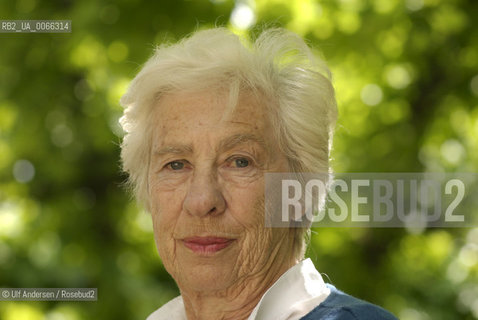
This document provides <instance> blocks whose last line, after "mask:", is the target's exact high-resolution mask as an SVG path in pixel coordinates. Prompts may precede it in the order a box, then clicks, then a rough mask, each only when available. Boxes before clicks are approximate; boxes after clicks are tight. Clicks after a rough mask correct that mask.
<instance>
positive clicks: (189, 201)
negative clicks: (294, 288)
mask: <svg viewBox="0 0 478 320" xmlns="http://www.w3.org/2000/svg"><path fill="white" fill-rule="evenodd" d="M227 101H228V96H227V94H224V93H218V92H213V93H211V92H200V93H181V92H179V93H175V94H168V95H166V96H164V97H162V98H161V100H160V102H159V103H158V104H157V105H156V106H155V111H154V114H153V123H154V130H153V141H152V152H151V158H150V168H149V174H148V184H149V197H150V199H151V201H150V202H151V213H152V217H153V226H154V232H155V240H156V245H157V247H158V251H159V254H160V257H161V259H162V261H163V263H164V266H165V268H166V270H167V271H168V272H169V273H170V274H171V275H172V277H173V278H174V279H175V281H176V283H177V284H178V286H179V289H180V291H181V294H182V296H183V299H184V303H185V308H186V313H187V316H188V319H247V317H248V316H249V314H250V313H251V311H252V309H253V308H254V307H255V305H256V304H257V303H258V302H259V300H260V298H261V296H262V295H263V294H264V293H265V291H266V290H267V289H268V288H269V287H270V286H271V285H272V283H273V282H274V281H275V280H277V279H278V277H280V275H281V274H282V273H284V272H285V271H286V270H287V269H289V268H290V267H291V266H293V265H294V264H295V263H297V261H295V258H294V256H293V253H292V250H293V249H292V248H293V244H292V241H293V240H292V238H293V235H292V231H291V230H288V229H278V228H276V229H273V228H265V227H264V173H266V172H284V171H288V170H289V168H288V165H287V159H286V158H285V156H283V155H282V153H281V152H280V150H279V147H278V144H277V142H276V141H275V139H274V137H273V134H272V132H273V131H272V128H271V125H270V123H269V121H268V119H267V117H266V114H265V111H264V108H263V104H261V100H260V99H259V98H258V97H257V96H254V95H252V94H248V93H242V94H241V95H240V98H239V101H238V105H237V107H236V109H235V111H234V112H233V113H232V114H231V115H230V116H229V117H224V112H225V106H226V104H227ZM194 236H196V237H204V236H214V237H221V238H227V239H231V243H230V245H228V246H227V247H226V248H224V249H222V250H219V251H217V252H213V253H206V254H201V253H197V252H194V251H193V250H191V249H190V248H188V247H186V246H185V243H184V239H185V238H188V237H194Z"/></svg>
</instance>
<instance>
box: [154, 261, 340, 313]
mask: <svg viewBox="0 0 478 320" xmlns="http://www.w3.org/2000/svg"><path fill="white" fill-rule="evenodd" d="M329 294H330V289H329V288H327V286H326V285H325V283H324V281H323V279H322V277H321V276H320V274H319V272H318V271H317V270H316V269H315V267H314V264H313V263H312V261H311V260H310V259H305V260H303V261H302V262H300V263H298V264H296V265H295V266H293V267H292V268H290V269H289V270H287V272H285V273H284V274H283V275H282V276H281V277H280V278H279V279H278V280H277V281H276V282H275V283H274V284H273V285H272V287H270V288H269V289H268V290H267V291H266V293H265V294H264V295H263V296H262V298H261V300H260V301H259V303H258V304H257V306H256V307H255V308H254V310H253V311H252V313H251V315H250V316H249V318H248V320H297V319H300V318H301V317H303V316H305V315H306V314H307V313H309V312H310V311H312V309H314V308H315V307H316V306H317V305H319V304H320V303H321V302H322V301H324V300H325V299H326V298H327V297H328V295H329ZM147 320H187V317H186V312H185V310H184V304H183V299H182V297H181V296H179V297H176V298H174V299H173V300H171V301H169V302H168V303H166V304H165V305H164V306H162V307H161V308H159V309H158V310H156V311H155V312H153V313H152V314H151V315H150V316H149V317H148V319H147Z"/></svg>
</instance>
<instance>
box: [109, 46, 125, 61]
mask: <svg viewBox="0 0 478 320" xmlns="http://www.w3.org/2000/svg"><path fill="white" fill-rule="evenodd" d="M128 53H129V50H128V47H127V46H126V44H124V42H122V41H114V42H113V43H111V44H110V45H109V46H108V57H109V58H110V59H111V61H113V62H121V61H123V60H124V59H126V58H127V57H128Z"/></svg>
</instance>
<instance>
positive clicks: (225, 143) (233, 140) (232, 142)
mask: <svg viewBox="0 0 478 320" xmlns="http://www.w3.org/2000/svg"><path fill="white" fill-rule="evenodd" d="M247 142H255V143H257V144H259V145H260V146H261V147H262V148H263V149H264V150H268V148H267V144H266V143H265V141H264V139H262V138H260V137H258V136H256V135H253V134H244V133H238V134H235V135H232V136H230V137H228V138H226V139H224V140H222V141H221V142H219V147H218V150H230V149H232V148H234V147H236V146H238V145H240V144H244V143H247ZM188 153H193V148H192V146H191V145H186V144H179V145H174V146H164V147H162V148H160V149H158V150H156V151H154V155H155V156H164V155H166V154H176V155H178V154H188Z"/></svg>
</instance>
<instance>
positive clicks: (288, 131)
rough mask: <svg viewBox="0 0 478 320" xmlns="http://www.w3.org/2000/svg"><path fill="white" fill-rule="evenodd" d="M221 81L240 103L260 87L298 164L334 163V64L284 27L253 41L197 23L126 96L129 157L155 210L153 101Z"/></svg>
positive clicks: (141, 196) (311, 167)
mask: <svg viewBox="0 0 478 320" xmlns="http://www.w3.org/2000/svg"><path fill="white" fill-rule="evenodd" d="M220 88H222V89H224V88H226V89H228V90H229V95H230V99H229V100H230V101H231V103H232V104H234V103H235V102H234V101H237V97H238V95H239V94H240V92H242V91H244V90H252V91H254V92H256V93H260V95H261V96H262V97H263V101H264V103H265V104H264V107H265V108H267V109H268V114H269V115H270V120H271V123H272V125H273V128H274V129H275V130H276V132H275V135H276V138H277V141H278V143H279V146H280V148H281V150H282V152H283V153H284V154H285V156H286V157H287V159H288V161H289V167H290V169H291V171H293V172H297V173H299V172H313V173H327V172H329V171H330V170H329V152H330V148H331V141H332V135H333V128H334V125H335V120H336V116H337V111H336V109H337V108H336V101H335V94H334V89H333V86H332V83H331V75H330V71H329V70H328V68H327V67H326V65H325V63H324V62H323V61H322V60H321V59H319V58H318V57H316V56H315V55H314V54H313V53H312V51H311V49H310V48H309V47H308V46H307V44H306V43H305V42H304V41H303V40H302V39H301V38H300V37H299V36H297V35H296V34H294V33H292V32H289V31H287V30H284V29H269V30H265V31H263V32H262V33H261V34H260V35H259V37H258V38H257V39H256V40H255V41H254V42H253V43H249V42H247V41H245V40H244V39H241V38H239V36H237V35H235V34H233V33H231V32H230V31H229V30H227V29H225V28H214V29H209V30H202V31H197V32H195V33H194V34H192V35H191V36H190V37H188V38H185V39H183V40H182V41H180V42H179V43H177V44H172V45H161V46H159V47H158V48H156V50H155V51H154V54H153V56H152V57H151V58H150V59H149V60H148V61H147V62H146V64H145V65H144V67H143V68H142V69H141V70H140V72H139V73H138V74H137V75H136V77H135V78H134V79H133V80H132V82H131V84H130V86H129V88H128V90H127V92H126V94H125V95H124V96H123V97H122V98H121V105H122V106H124V107H125V111H124V115H123V117H122V118H121V120H120V122H121V125H122V127H123V129H124V131H125V132H126V135H125V137H124V139H123V143H122V150H121V159H122V165H123V169H124V171H126V172H127V173H128V174H129V184H130V186H131V188H132V189H133V192H134V194H135V196H136V198H137V199H138V200H139V201H140V202H141V203H143V204H144V205H145V206H146V208H147V209H148V210H149V199H148V190H147V176H148V169H149V158H150V149H151V133H152V126H153V124H152V123H151V121H150V119H151V114H152V110H153V107H154V106H155V105H156V103H157V102H158V100H160V99H161V96H163V95H164V94H166V93H168V92H176V91H189V90H194V91H196V90H206V89H207V90H211V89H216V90H217V89H220ZM302 235H303V233H302Z"/></svg>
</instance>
